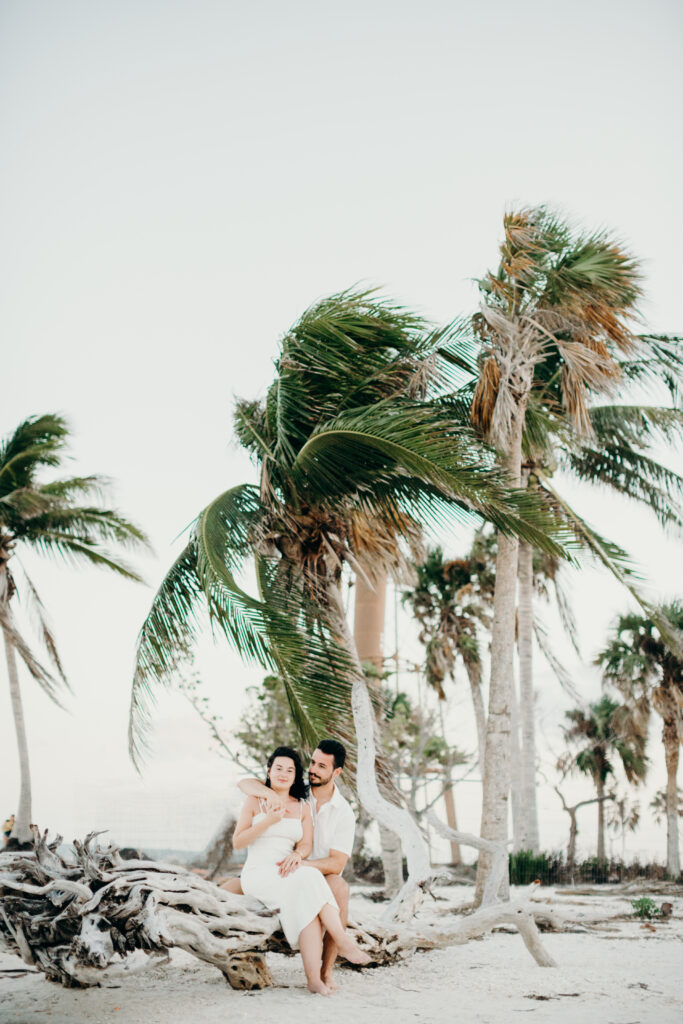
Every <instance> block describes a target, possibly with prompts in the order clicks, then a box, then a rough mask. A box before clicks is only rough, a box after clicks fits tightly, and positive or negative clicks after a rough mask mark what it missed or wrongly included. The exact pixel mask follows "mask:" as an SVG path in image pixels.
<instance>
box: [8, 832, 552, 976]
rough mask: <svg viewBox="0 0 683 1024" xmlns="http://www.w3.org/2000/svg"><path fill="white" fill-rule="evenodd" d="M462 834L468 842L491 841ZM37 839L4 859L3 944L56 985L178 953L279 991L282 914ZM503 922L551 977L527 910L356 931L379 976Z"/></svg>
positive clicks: (507, 907)
mask: <svg viewBox="0 0 683 1024" xmlns="http://www.w3.org/2000/svg"><path fill="white" fill-rule="evenodd" d="M454 834H455V835H456V836H457V838H458V841H459V842H462V843H470V841H476V842H472V845H477V844H478V843H479V842H483V841H482V840H479V838H478V837H477V836H469V835H467V834H464V833H454ZM33 836H34V848H33V850H31V851H15V852H9V853H7V852H6V853H0V940H2V942H3V943H4V944H5V945H6V946H7V947H8V948H9V949H10V950H11V951H12V952H14V953H16V954H18V955H19V956H20V957H21V958H22V959H23V960H24V962H26V963H28V964H35V965H36V967H38V969H39V970H40V971H42V972H43V973H44V974H45V975H46V977H47V978H49V979H50V980H52V981H58V982H60V983H61V984H62V985H65V986H68V987H71V986H75V987H85V986H90V985H96V984H99V983H101V982H102V981H104V980H106V979H110V978H113V977H119V976H125V975H126V974H130V973H133V972H135V971H138V970H141V969H142V968H144V966H145V964H146V962H148V960H149V957H150V956H152V957H154V956H160V955H167V953H168V950H169V949H171V948H174V947H175V948H179V949H184V950H186V951H187V952H188V953H191V954H192V955H193V956H196V957H198V958H199V959H200V960H204V961H205V962H206V963H210V964H213V965H214V966H215V967H217V968H218V970H220V971H221V972H222V974H223V975H224V976H225V978H226V979H227V981H228V982H229V983H230V985H232V986H233V987H234V988H263V987H265V986H267V985H270V984H272V979H271V977H270V973H269V971H268V968H267V966H266V964H265V960H264V954H265V953H266V952H268V951H275V952H281V953H287V952H291V950H290V948H289V946H288V945H287V943H286V941H285V939H284V936H283V935H282V933H281V931H280V925H279V920H278V917H277V915H276V914H275V913H273V912H272V911H269V910H267V909H266V908H265V907H264V906H263V905H262V904H261V903H259V902H258V901H257V900H254V899H251V898H249V897H245V896H235V895H233V894H231V893H228V892H226V891H225V890H223V889H219V888H218V887H217V886H215V885H213V883H211V882H209V881H207V880H206V879H203V878H201V877H200V876H198V875H196V874H194V873H193V872H191V871H189V870H187V869H186V868H183V867H179V866H178V865H175V864H164V863H160V862H156V861H143V860H129V861H124V860H122V859H121V857H120V855H119V853H118V851H117V849H116V848H114V847H112V846H107V847H106V848H100V847H99V846H98V845H97V844H96V843H95V840H96V837H97V833H90V835H88V836H87V837H86V839H85V841H84V842H82V843H79V842H76V843H74V848H75V851H76V857H75V858H74V859H71V860H66V859H64V858H62V857H61V856H60V855H59V854H58V853H57V849H58V847H59V844H60V843H61V836H57V837H56V838H55V839H54V840H53V841H52V842H49V843H48V840H47V833H46V832H45V833H42V834H41V833H40V832H39V831H38V829H36V828H35V827H34V829H33ZM541 913H542V914H543V915H544V916H550V914H549V912H548V913H544V912H541ZM505 923H509V924H514V925H515V926H516V927H517V928H518V930H519V932H520V934H521V935H522V938H523V939H524V942H525V944H526V945H527V948H528V949H529V951H530V952H531V954H532V955H533V956H534V958H535V959H536V961H537V962H538V963H539V964H541V965H542V966H552V964H553V961H552V959H551V958H550V956H549V955H548V954H547V953H546V951H545V950H544V948H543V946H542V944H541V941H540V936H539V935H538V931H537V930H536V926H535V924H534V921H533V916H531V915H530V913H529V910H528V904H527V902H522V903H519V904H518V903H501V904H492V905H489V906H486V907H484V908H482V909H481V910H479V911H478V912H477V913H475V914H473V915H471V916H469V917H458V918H457V919H456V923H455V926H454V927H448V928H445V929H444V928H439V929H437V928H434V927H432V926H430V925H428V924H425V925H424V926H422V927H421V931H420V932H418V931H417V930H416V929H408V928H406V927H404V926H400V927H399V928H394V929H390V928H385V927H383V926H382V925H380V924H378V923H372V924H362V925H361V924H358V923H353V922H351V923H350V924H349V930H350V931H351V933H352V935H353V937H354V938H355V939H356V941H357V942H358V943H359V945H360V946H361V947H362V948H363V949H364V950H366V952H368V953H369V954H370V956H371V957H372V965H373V966H380V965H385V964H391V963H396V962H398V961H400V960H402V959H404V958H405V957H407V956H410V955H411V954H413V953H414V952H415V951H416V950H428V949H434V948H437V947H442V946H447V945H453V944H458V943H462V942H466V941H467V940H468V939H470V938H473V937H475V936H479V935H482V934H484V933H485V932H487V931H489V930H490V929H491V928H492V927H494V926H495V925H498V924H505Z"/></svg>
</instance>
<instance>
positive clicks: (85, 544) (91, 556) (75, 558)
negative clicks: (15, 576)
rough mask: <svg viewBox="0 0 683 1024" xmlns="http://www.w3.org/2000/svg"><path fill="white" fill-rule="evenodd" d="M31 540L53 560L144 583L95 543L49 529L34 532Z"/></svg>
mask: <svg viewBox="0 0 683 1024" xmlns="http://www.w3.org/2000/svg"><path fill="white" fill-rule="evenodd" d="M31 540H32V542H33V546H34V547H35V548H37V549H38V550H40V551H43V552H44V553H45V554H48V555H52V557H53V558H58V559H62V560H63V561H65V562H68V563H70V564H72V565H77V566H78V565H83V564H90V565H94V566H97V567H98V568H103V569H111V571H112V572H115V573H116V574H117V575H118V576H123V577H124V579H127V580H133V581H134V582H135V583H142V582H144V581H143V579H142V577H141V576H140V575H139V574H138V573H137V572H136V571H135V570H134V569H133V568H131V566H129V565H126V563H125V562H122V561H120V560H119V559H118V558H115V557H114V556H113V555H109V554H107V552H106V551H102V550H101V549H100V548H99V547H97V546H96V544H95V542H93V541H87V540H76V539H74V537H72V536H70V535H69V534H67V533H61V532H59V531H57V530H50V529H48V528H44V529H42V530H35V531H33V532H32V537H31Z"/></svg>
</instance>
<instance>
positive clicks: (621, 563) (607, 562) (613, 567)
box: [539, 474, 683, 660]
mask: <svg viewBox="0 0 683 1024" xmlns="http://www.w3.org/2000/svg"><path fill="white" fill-rule="evenodd" d="M539 480H540V482H541V485H542V487H543V488H544V490H546V491H547V493H548V494H549V495H550V496H551V497H552V499H553V501H554V502H556V504H557V506H558V507H559V508H560V509H561V510H562V512H563V514H564V515H565V516H566V517H567V521H568V522H569V523H571V525H572V527H573V529H574V530H575V532H576V536H577V538H578V539H579V540H580V541H581V543H582V544H584V545H585V547H586V548H587V549H588V550H589V551H590V552H591V553H592V554H593V555H594V556H595V557H596V558H597V559H598V560H599V561H600V562H602V564H603V565H604V566H605V568H607V569H609V571H610V572H611V573H612V575H613V576H614V577H615V579H617V580H618V581H619V582H620V583H621V584H622V585H623V586H624V587H626V589H627V590H628V592H629V593H630V594H631V595H632V596H633V597H634V598H635V600H636V601H637V602H638V604H639V605H640V607H641V608H642V609H643V611H644V612H645V614H646V615H648V616H649V617H650V618H651V619H652V620H653V622H655V623H656V625H657V628H658V629H659V631H660V632H661V634H662V636H663V637H664V638H665V639H666V642H667V643H668V644H669V646H670V648H671V650H672V651H673V652H674V653H675V655H676V657H678V658H681V660H683V634H682V633H681V632H680V630H678V629H677V628H675V627H674V626H672V624H671V622H670V621H669V620H668V618H667V617H666V615H664V614H663V613H662V612H661V611H660V610H659V609H658V608H657V607H656V606H655V605H653V604H652V603H651V602H649V601H648V600H647V599H646V598H645V597H644V596H643V595H642V594H641V593H640V590H639V588H638V587H637V586H636V583H635V579H637V578H638V577H637V574H636V573H635V571H634V569H633V565H632V563H631V560H630V558H629V556H628V555H627V554H626V552H625V551H624V550H623V548H620V547H619V546H618V545H617V544H614V543H613V542H612V541H608V540H606V539H605V538H604V537H601V536H600V535H599V534H598V533H597V532H596V531H595V530H593V529H592V527H590V526H589V525H588V524H587V523H586V521H585V520H584V519H582V518H581V516H579V515H578V514H577V513H576V512H574V510H573V509H572V508H571V507H570V505H569V504H568V503H567V502H566V501H564V500H563V499H562V498H561V497H560V495H559V494H558V493H557V491H556V490H555V489H554V488H553V487H552V486H551V484H550V483H549V481H548V480H547V478H546V477H545V476H543V474H539Z"/></svg>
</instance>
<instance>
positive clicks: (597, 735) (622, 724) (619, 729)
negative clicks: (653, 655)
mask: <svg viewBox="0 0 683 1024" xmlns="http://www.w3.org/2000/svg"><path fill="white" fill-rule="evenodd" d="M565 717H566V718H567V719H568V720H569V722H570V723H571V725H570V726H568V727H567V728H566V729H565V730H564V734H565V738H566V739H567V741H568V742H569V743H570V744H573V745H576V746H578V747H579V750H578V751H577V753H576V754H575V755H574V758H573V764H575V765H576V767H577V768H578V769H579V770H580V771H582V772H584V773H585V774H586V775H590V776H591V778H592V779H593V780H594V781H595V782H596V784H597V783H599V784H601V785H602V784H604V783H605V782H606V781H607V779H608V777H609V776H610V775H614V773H615V768H616V764H615V760H614V758H615V755H616V756H617V757H618V759H619V761H620V763H621V765H622V767H623V769H624V773H625V775H626V778H627V780H628V781H629V782H632V783H634V782H635V783H637V782H639V781H640V780H641V779H643V778H644V776H645V772H646V769H647V758H646V756H645V744H646V741H647V730H646V728H645V723H644V721H643V719H642V717H641V716H639V715H638V713H637V711H636V712H634V709H632V708H631V707H629V706H627V705H625V704H618V703H617V702H616V701H614V700H612V699H611V697H607V696H604V697H602V698H601V699H600V700H599V701H598V702H597V703H595V704H591V705H590V706H589V708H588V710H587V711H586V710H584V709H581V708H573V709H571V710H570V711H566V712H565Z"/></svg>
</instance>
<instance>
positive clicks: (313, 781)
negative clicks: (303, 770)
mask: <svg viewBox="0 0 683 1024" xmlns="http://www.w3.org/2000/svg"><path fill="white" fill-rule="evenodd" d="M331 778H332V774H330V775H329V776H328V777H327V778H326V779H323V778H321V777H320V776H317V778H315V779H314V778H312V776H311V773H310V772H309V773H308V781H309V782H310V784H311V789H317V788H318V786H326V785H327V783H328V782H329V781H330V780H331Z"/></svg>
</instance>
